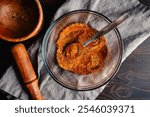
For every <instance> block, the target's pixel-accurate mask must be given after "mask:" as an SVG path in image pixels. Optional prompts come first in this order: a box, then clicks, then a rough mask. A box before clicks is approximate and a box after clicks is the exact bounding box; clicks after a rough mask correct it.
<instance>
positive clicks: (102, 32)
mask: <svg viewBox="0 0 150 117" xmlns="http://www.w3.org/2000/svg"><path fill="white" fill-rule="evenodd" d="M127 18H128V14H127V13H125V14H124V15H122V16H120V17H119V18H117V19H116V20H114V21H113V22H111V23H110V24H108V25H107V26H105V27H104V28H102V29H101V30H100V31H98V32H97V33H96V34H95V35H94V36H93V37H92V38H90V39H88V40H87V41H85V42H83V43H82V45H83V47H86V46H87V45H89V44H90V43H91V42H93V41H94V40H96V39H98V38H99V37H101V36H103V35H105V34H106V33H108V32H109V31H111V30H113V29H114V28H116V27H117V26H118V25H119V24H121V23H122V22H123V21H125V20H126V19H127ZM99 39H100V38H99Z"/></svg>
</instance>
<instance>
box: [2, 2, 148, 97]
mask: <svg viewBox="0 0 150 117" xmlns="http://www.w3.org/2000/svg"><path fill="white" fill-rule="evenodd" d="M79 9H90V10H94V11H97V12H99V13H102V14H104V15H105V16H107V17H109V18H110V19H111V20H114V19H116V18H117V17H119V16H121V15H122V14H123V13H125V12H128V14H129V16H130V17H129V18H128V19H127V20H126V21H125V22H123V23H122V24H121V25H120V26H119V27H118V29H119V31H120V34H121V37H122V39H123V44H124V55H123V60H122V62H123V61H124V60H125V59H126V57H127V56H128V55H129V54H130V53H131V52H132V51H133V50H134V49H136V47H137V46H138V45H140V44H141V43H142V42H143V41H144V40H146V39H147V38H148V37H149V36H150V32H149V31H150V25H149V24H150V18H149V17H150V9H149V8H147V7H146V6H144V5H142V4H140V3H139V2H138V0H67V1H66V2H65V3H64V4H63V5H62V6H61V7H60V8H59V9H58V11H57V12H56V14H55V16H54V18H53V21H54V20H56V19H57V18H58V17H60V16H61V15H63V14H65V13H67V12H69V11H73V10H79ZM41 38H43V37H40V38H39V39H37V41H36V43H34V44H33V45H31V47H30V48H29V49H28V51H29V54H30V57H31V60H32V63H33V64H34V66H36V67H37V68H38V69H37V72H38V77H39V85H40V89H41V92H42V94H43V96H44V97H45V99H95V98H96V97H97V96H98V95H99V94H100V93H101V92H102V91H103V89H104V88H105V86H106V85H105V86H103V87H100V88H98V89H95V90H91V91H74V90H69V89H66V88H64V87H62V86H61V85H59V84H58V83H56V82H55V81H54V80H53V79H52V78H51V77H50V76H49V74H48V72H47V70H46V68H45V66H44V65H43V61H42V54H41ZM0 89H2V90H4V91H6V92H8V93H10V94H12V95H13V96H16V97H18V98H20V99H29V97H28V95H27V93H26V91H25V90H24V89H25V88H24V87H22V85H21V83H20V81H19V76H18V75H17V73H16V72H15V69H14V67H13V65H11V66H10V67H9V68H8V69H7V70H6V72H5V73H4V75H3V76H2V78H1V79H0Z"/></svg>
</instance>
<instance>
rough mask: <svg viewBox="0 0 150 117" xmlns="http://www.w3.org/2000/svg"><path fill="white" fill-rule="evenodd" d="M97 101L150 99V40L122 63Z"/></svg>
mask: <svg viewBox="0 0 150 117" xmlns="http://www.w3.org/2000/svg"><path fill="white" fill-rule="evenodd" d="M97 99H120V100H127V99H129V100H131V99H150V38H149V39H147V40H146V41H145V42H143V43H142V44H141V45H140V46H139V47H138V48H137V49H136V50H135V51H134V52H133V53H132V54H131V55H130V56H129V57H128V58H127V59H126V60H125V61H124V63H123V64H122V66H121V68H120V70H119V72H118V74H117V75H116V76H115V77H114V78H113V79H112V80H111V81H110V82H109V84H108V85H107V86H106V88H105V89H104V91H103V92H102V93H101V94H100V95H99V96H98V97H97Z"/></svg>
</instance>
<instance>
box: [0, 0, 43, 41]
mask: <svg viewBox="0 0 150 117" xmlns="http://www.w3.org/2000/svg"><path fill="white" fill-rule="evenodd" d="M42 24H43V11H42V7H41V4H40V2H39V0H0V38H1V39H3V40H6V41H10V42H21V41H24V40H27V39H29V38H31V37H33V36H35V35H36V34H37V33H38V32H39V31H40V30H41V27H42Z"/></svg>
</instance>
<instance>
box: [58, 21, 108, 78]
mask: <svg viewBox="0 0 150 117" xmlns="http://www.w3.org/2000/svg"><path fill="white" fill-rule="evenodd" d="M96 32H97V31H96V30H95V29H93V28H91V27H89V26H88V25H86V24H82V23H75V24H70V25H69V26H67V27H66V28H64V30H63V31H62V32H61V33H60V35H59V38H58V40H57V53H56V58H57V62H58V64H59V66H60V67H61V68H63V69H64V70H68V71H71V72H73V73H76V74H83V75H85V74H91V73H94V72H97V71H100V70H101V69H102V68H103V66H104V60H105V58H106V56H107V53H108V50H107V46H106V39H105V37H104V36H102V37H100V38H101V39H100V40H99V39H96V40H95V41H93V42H92V43H90V44H89V45H88V46H86V47H83V45H82V43H83V42H85V41H86V40H87V39H89V38H91V37H92V36H94V35H95V33H96Z"/></svg>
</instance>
